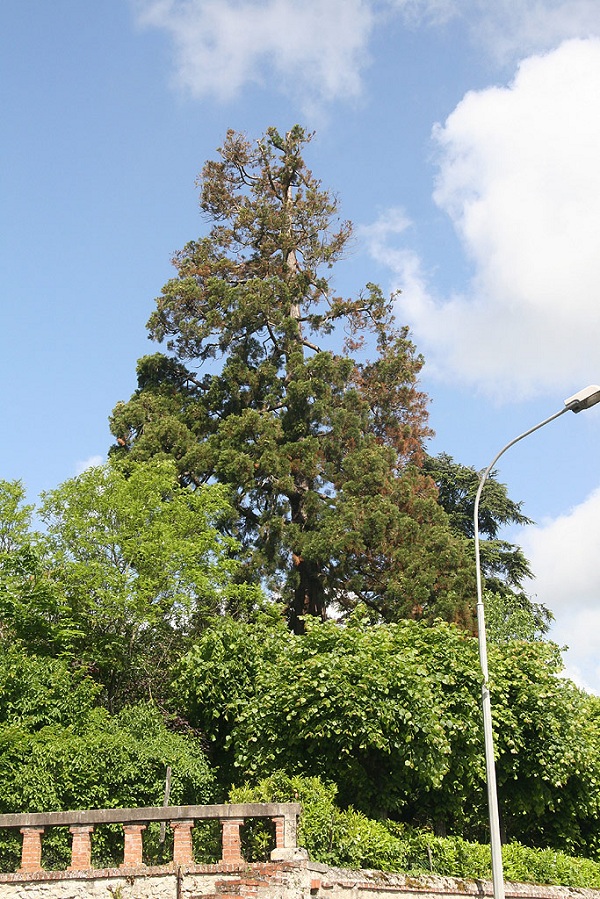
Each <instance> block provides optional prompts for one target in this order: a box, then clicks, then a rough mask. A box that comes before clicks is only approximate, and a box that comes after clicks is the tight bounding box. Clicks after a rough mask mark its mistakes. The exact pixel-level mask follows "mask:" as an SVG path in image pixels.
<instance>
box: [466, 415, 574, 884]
mask: <svg viewBox="0 0 600 899" xmlns="http://www.w3.org/2000/svg"><path fill="white" fill-rule="evenodd" d="M569 410H571V411H576V410H575V409H574V408H573V407H572V406H565V408H564V409H561V410H560V411H559V412H555V413H554V415H551V416H550V418H546V419H544V421H541V422H540V423H539V424H538V425H535V427H533V428H529V430H528V431H525V432H524V433H523V434H520V435H519V436H518V437H515V439H514V440H511V441H510V443H507V444H506V446H505V447H503V448H502V449H501V450H500V452H499V453H498V454H497V455H496V456H494V458H493V459H492V461H491V462H490V464H489V465H488V467H487V468H486V470H485V471H484V473H483V474H482V476H481V478H480V481H479V487H478V490H477V495H476V497H475V506H474V509H473V526H474V533H475V568H476V573H477V640H478V644H479V663H480V665H481V673H482V674H483V681H482V684H481V706H482V710H483V735H484V747H485V770H486V783H487V797H488V812H489V819H490V846H491V850H492V883H493V887H494V899H505V895H504V871H503V867H502V843H501V841H500V815H499V812H498V788H497V785H496V763H495V760H494V734H493V730H492V707H491V702H490V690H489V673H488V658H487V639H486V634H485V611H484V606H483V587H482V577H481V557H480V552H479V500H480V499H481V493H482V491H483V487H484V485H485V482H486V481H487V479H488V476H489V474H490V471H491V470H492V468H493V467H494V465H495V464H496V462H497V461H498V459H499V458H500V456H502V455H503V454H504V453H505V452H506V450H507V449H510V447H511V446H514V444H515V443H518V442H519V440H523V438H524V437H528V436H529V434H533V432H534V431H537V430H538V429H539V428H543V427H544V425H547V424H548V423H549V422H551V421H554V419H555V418H558V417H559V415H563V414H564V413H565V412H568V411H569ZM577 411H578V410H577Z"/></svg>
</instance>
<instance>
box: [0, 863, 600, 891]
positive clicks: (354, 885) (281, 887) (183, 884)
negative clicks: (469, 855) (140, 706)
mask: <svg viewBox="0 0 600 899" xmlns="http://www.w3.org/2000/svg"><path fill="white" fill-rule="evenodd" d="M505 891H506V899H600V891H598V890H587V889H573V888H568V887H550V886H533V885H531V884H507V885H506V887H505ZM492 895H493V893H492V885H491V883H490V882H488V881H468V880H458V879H454V878H449V877H433V876H430V877H410V876H403V875H399V874H385V873H382V872H380V871H349V870H344V869H337V868H329V867H327V866H325V865H319V864H315V863H312V862H310V861H308V860H306V859H297V860H295V861H281V862H270V863H265V864H245V863H244V864H243V865H237V866H235V865H191V866H185V867H184V866H179V867H177V866H175V865H173V864H171V865H166V866H163V867H145V866H144V867H141V868H131V869H129V870H123V869H119V868H113V869H105V870H95V869H94V870H89V871H60V872H49V871H39V872H35V873H29V874H25V873H17V874H0V899H446V897H461V896H462V897H478V899H479V897H481V899H483V897H490V896H492Z"/></svg>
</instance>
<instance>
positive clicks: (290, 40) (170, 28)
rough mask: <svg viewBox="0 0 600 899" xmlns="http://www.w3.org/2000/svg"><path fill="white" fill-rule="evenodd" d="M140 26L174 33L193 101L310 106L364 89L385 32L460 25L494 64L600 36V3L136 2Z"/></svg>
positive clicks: (182, 78) (178, 66)
mask: <svg viewBox="0 0 600 899" xmlns="http://www.w3.org/2000/svg"><path fill="white" fill-rule="evenodd" d="M131 2H132V4H133V8H134V10H135V12H136V19H137V22H138V24H139V25H141V26H144V27H154V28H158V29H162V30H164V31H166V32H167V33H168V34H169V35H170V36H171V38H172V41H173V45H174V61H175V81H176V83H177V84H178V85H179V87H181V88H183V89H184V90H186V91H188V92H189V93H190V94H191V96H193V97H204V96H213V97H215V98H217V99H218V100H229V99H231V98H232V97H234V96H236V95H238V94H239V92H240V91H241V90H242V89H243V87H245V85H246V84H248V83H259V84H264V85H266V86H268V87H269V88H270V89H272V88H273V87H275V89H276V90H283V91H285V92H286V93H288V94H290V93H291V94H294V95H297V96H299V97H300V98H302V100H303V101H304V102H305V104H309V105H310V104H314V103H319V102H323V101H331V100H335V99H339V98H348V97H354V96H356V95H357V94H359V93H360V91H361V84H362V73H363V70H364V69H365V67H366V65H367V63H368V61H369V59H368V46H369V43H370V40H371V38H372V37H373V35H374V34H375V32H376V29H377V28H379V29H383V28H385V27H386V26H387V23H388V22H389V20H390V18H394V17H401V18H402V20H403V21H404V23H405V24H406V25H407V26H409V27H412V28H419V27H421V28H426V27H441V26H444V25H445V24H446V23H447V22H448V21H449V20H452V19H454V20H459V21H461V22H462V23H463V24H464V26H465V27H466V29H467V30H468V31H469V32H470V34H471V38H472V40H473V42H474V43H475V44H476V46H477V47H479V48H481V49H482V50H483V51H484V52H485V54H486V58H488V59H489V60H490V61H492V60H495V61H496V63H500V64H504V63H506V62H511V61H514V60H515V59H521V58H522V57H523V56H526V55H528V54H530V53H533V52H536V51H539V50H547V49H551V48H553V47H556V46H557V44H559V43H560V42H561V41H563V40H565V39H568V38H574V37H583V38H588V37H590V36H591V35H594V34H596V35H597V34H600V5H599V4H598V2H597V0H537V2H535V3H532V2H531V0H495V2H494V3H490V2H489V0H303V2H299V0H131Z"/></svg>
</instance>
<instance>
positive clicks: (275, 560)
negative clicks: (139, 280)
mask: <svg viewBox="0 0 600 899" xmlns="http://www.w3.org/2000/svg"><path fill="white" fill-rule="evenodd" d="M310 137H311V136H310V135H308V134H306V133H305V132H304V130H303V129H302V128H300V127H298V126H296V127H294V128H292V130H291V131H290V132H289V133H287V134H286V135H285V136H284V137H282V136H281V135H280V134H279V133H278V132H277V131H276V130H275V129H274V128H270V129H269V130H268V131H267V133H266V135H265V136H264V137H263V138H262V139H261V140H260V141H258V142H256V143H251V142H250V141H249V140H248V139H246V137H244V136H242V135H240V134H237V133H235V132H233V131H230V132H228V134H227V136H226V139H225V141H224V143H223V146H222V147H221V148H220V150H219V158H218V159H217V160H216V161H210V162H207V163H206V165H205V166H204V169H203V171H202V174H201V176H200V178H199V186H200V207H201V209H202V212H203V213H204V214H205V215H206V216H207V217H208V219H209V221H210V228H209V230H208V233H207V235H206V236H204V237H202V238H200V239H199V240H196V241H192V242H190V243H188V244H187V245H186V246H185V247H184V248H183V250H181V252H179V253H177V254H176V255H175V257H174V259H173V262H174V265H175V268H176V276H175V277H174V278H173V279H172V280H170V281H169V282H168V283H167V284H166V285H165V286H164V288H163V290H162V294H161V296H160V297H159V298H158V300H157V307H156V310H155V311H154V312H153V314H152V315H151V317H150V320H149V323H148V328H149V333H150V337H151V338H152V339H154V340H157V341H160V342H163V341H164V342H166V348H167V355H164V354H155V355H152V356H147V357H144V358H143V359H141V360H140V362H139V365H138V376H139V386H138V390H137V391H136V393H135V394H134V395H133V396H132V398H131V399H130V400H129V401H128V402H127V403H119V404H118V405H117V407H116V408H115V410H114V413H113V416H112V421H111V427H112V431H113V433H114V435H115V437H116V440H117V445H116V446H115V447H114V448H113V452H115V453H117V454H120V455H122V456H129V457H131V458H136V459H140V458H142V459H145V458H148V457H150V456H155V455H168V456H171V457H173V458H175V459H176V461H177V465H178V469H179V472H180V477H181V480H182V482H184V483H188V484H193V485H196V486H200V485H202V484H204V483H207V482H209V481H214V480H216V481H219V482H222V483H225V484H227V485H229V487H230V490H231V494H232V498H233V502H234V505H235V509H236V516H237V517H236V520H235V522H234V523H233V526H234V527H235V531H236V535H237V536H238V537H240V538H241V540H242V543H243V545H244V546H245V547H246V548H247V550H248V577H249V578H254V579H262V580H263V581H266V582H268V583H269V585H270V587H271V589H272V590H273V593H274V595H278V596H280V597H281V598H282V600H283V601H284V602H285V604H286V607H287V609H288V618H289V621H290V625H291V627H292V628H293V629H294V630H295V631H301V630H302V616H304V615H307V614H310V615H316V616H321V617H323V618H324V617H325V615H326V610H327V608H328V607H329V606H332V605H334V606H337V607H341V608H347V607H350V606H352V605H354V604H356V602H358V601H363V602H365V603H366V604H367V605H368V606H370V607H371V608H373V609H374V610H375V611H376V613H378V614H380V615H381V616H383V617H384V618H386V619H396V618H401V617H425V618H431V619H432V618H434V617H437V616H441V617H444V618H449V619H455V620H459V621H461V622H463V623H465V624H467V623H469V622H470V611H469V608H470V607H471V606H472V605H473V600H472V597H473V582H472V575H471V570H472V568H473V564H472V561H471V559H470V558H469V557H468V556H467V555H466V554H465V548H464V541H463V540H461V539H460V538H457V537H456V536H454V535H453V534H452V532H451V529H450V528H449V526H448V520H447V516H446V514H445V513H444V511H443V509H442V508H441V507H440V505H439V504H438V502H437V490H436V487H435V485H434V483H433V480H432V479H431V478H430V477H429V476H428V475H427V474H425V473H424V471H423V470H422V462H423V458H424V443H425V441H426V439H427V437H428V436H429V435H430V431H429V428H428V421H427V408H426V406H427V398H426V396H425V395H424V394H423V393H422V392H420V390H419V389H418V386H417V379H418V375H419V372H420V369H421V367H422V364H423V360H422V358H421V356H420V355H418V354H417V352H416V350H415V347H414V346H413V344H412V343H411V341H410V339H409V336H408V331H407V329H406V328H403V327H400V328H399V327H397V325H396V324H395V321H394V316H393V311H392V302H391V300H388V299H386V298H384V296H383V295H382V293H381V291H380V290H379V288H377V287H376V286H375V285H372V284H369V285H367V287H366V289H365V291H364V292H362V293H360V294H359V296H358V298H355V299H344V298H341V297H339V296H336V295H335V293H334V292H333V289H332V287H331V284H330V281H329V280H328V277H327V274H328V271H329V270H330V269H331V267H332V266H333V265H334V263H336V262H337V261H338V260H339V259H340V257H341V256H342V254H343V252H344V250H345V249H346V248H347V245H348V241H349V240H350V237H351V233H352V229H351V226H350V224H349V223H348V222H344V221H340V220H339V219H338V217H337V202H336V200H335V198H334V197H332V195H331V194H330V193H329V192H328V191H326V190H324V189H323V188H322V186H321V184H320V182H319V181H317V180H316V179H315V178H314V177H313V175H312V173H311V172H310V171H309V169H308V168H307V166H306V164H305V162H304V159H303V152H304V148H305V146H306V145H307V143H308V142H309V141H310ZM363 345H364V349H365V352H362V350H363ZM332 347H337V348H338V350H337V351H336V350H335V349H332ZM359 351H361V352H359ZM367 351H371V352H372V353H373V354H374V357H373V359H372V361H364V359H365V358H366V352H367ZM357 356H359V357H360V358H357Z"/></svg>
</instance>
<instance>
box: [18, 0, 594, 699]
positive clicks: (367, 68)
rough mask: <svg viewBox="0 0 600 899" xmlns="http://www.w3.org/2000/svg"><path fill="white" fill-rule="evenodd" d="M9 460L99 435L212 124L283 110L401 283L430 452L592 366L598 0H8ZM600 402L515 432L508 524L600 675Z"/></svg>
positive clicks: (63, 454) (359, 252)
mask: <svg viewBox="0 0 600 899" xmlns="http://www.w3.org/2000/svg"><path fill="white" fill-rule="evenodd" d="M0 42H1V45H0V66H1V69H2V71H1V74H0V84H1V89H2V115H1V117H0V129H1V131H2V147H3V153H4V162H3V165H2V174H1V176H0V177H1V187H0V190H1V195H2V213H1V214H2V228H1V232H2V240H1V245H0V256H1V262H2V293H3V296H2V312H3V315H2V323H3V327H2V329H1V331H0V377H1V381H2V391H1V394H0V396H1V398H0V422H1V423H2V435H3V439H2V442H1V443H0V476H1V477H4V478H9V479H11V478H20V479H22V480H23V481H24V482H25V484H26V486H27V488H28V490H29V493H30V495H31V497H32V498H35V497H36V496H37V494H38V493H39V492H40V491H42V490H45V489H50V488H52V487H54V486H56V485H57V484H58V483H60V482H61V481H62V480H64V479H66V478H68V477H70V476H72V475H73V474H75V473H76V472H77V471H78V470H81V468H82V467H84V466H85V465H86V464H89V462H90V460H94V459H97V458H99V457H104V456H105V454H106V450H107V447H108V445H109V444H110V442H111V439H110V434H109V431H108V426H107V418H108V415H109V413H110V411H111V409H112V408H113V406H114V405H115V403H116V402H117V401H118V400H121V399H127V398H128V397H129V395H130V394H131V392H132V390H133V389H134V387H135V363H136V360H137V358H138V357H139V356H141V355H143V354H144V353H146V352H149V351H151V349H152V345H151V344H150V343H149V342H148V340H147V337H146V333H145V327H144V326H145V322H146V320H147V318H148V316H149V314H150V312H151V310H152V307H153V298H154V297H155V296H157V295H158V293H159V292H160V288H161V286H162V284H163V283H164V282H165V281H166V280H167V279H168V278H169V277H170V275H171V267H170V262H169V260H170V257H171V254H172V253H173V252H174V251H175V250H177V249H179V248H180V247H181V246H183V244H184V243H185V242H186V241H187V240H189V239H192V238H194V237H197V236H198V235H199V234H200V233H202V230H203V228H204V223H203V221H202V219H201V217H200V216H199V214H198V207H197V191H196V188H195V186H194V181H195V177H196V175H197V173H198V172H199V171H200V168H201V166H202V164H203V162H204V161H205V160H206V159H207V158H212V157H214V154H215V148H216V147H217V146H218V145H219V143H220V141H221V140H222V138H223V136H224V134H225V131H226V130H227V128H230V127H232V128H235V129H236V130H240V131H245V132H247V133H248V135H250V136H252V137H258V136H260V135H261V134H262V133H263V132H264V130H265V129H266V127H268V126H269V125H276V126H277V127H278V128H279V129H280V130H285V129H286V128H289V127H290V126H291V125H293V124H295V123H296V122H299V123H301V124H303V125H304V126H305V127H307V128H308V129H309V130H315V131H316V136H315V138H314V141H313V143H312V145H311V147H310V151H309V154H308V156H309V164H310V165H311V167H312V168H313V171H314V172H315V174H316V175H317V176H318V177H320V178H321V179H322V181H323V183H324V184H325V185H326V186H327V187H329V188H331V189H332V190H334V191H335V192H336V193H337V194H338V195H339V197H340V201H341V206H342V212H343V215H344V216H345V217H347V218H350V219H352V220H353V221H354V223H355V225H356V238H355V241H354V245H353V248H352V252H351V253H350V254H349V256H348V258H347V259H346V260H345V261H344V262H343V263H341V264H340V265H339V266H338V268H337V271H336V275H335V277H336V286H337V287H338V288H339V290H340V291H342V292H344V293H346V294H347V295H351V294H353V293H356V292H357V291H358V290H359V289H360V288H361V287H362V286H363V285H364V284H365V282H367V281H376V282H379V283H380V284H381V285H382V287H383V288H384V290H385V291H386V292H391V291H393V290H395V289H398V288H400V289H401V290H402V295H401V297H400V299H399V300H398V306H397V312H398V318H399V320H400V321H401V322H403V323H407V324H409V325H410V327H411V330H412V334H413V337H414V340H415V342H416V344H417V346H418V348H419V349H420V350H421V351H422V352H423V354H424V355H425V358H426V367H425V370H424V372H423V378H422V384H423V387H424V389H425V390H426V391H427V392H428V394H429V395H430V397H431V423H432V426H433V428H434V429H435V431H436V437H435V439H434V441H433V442H432V446H431V450H432V451H433V452H440V451H445V452H449V453H451V454H452V455H453V456H454V457H455V458H456V459H458V460H459V461H461V462H464V463H465V464H469V465H475V466H476V467H477V468H484V467H485V466H486V465H487V464H488V462H489V461H490V460H491V458H492V457H493V456H494V455H495V454H496V452H497V451H498V450H499V449H500V448H501V447H502V446H503V445H504V444H505V443H506V442H508V441H509V440H510V439H512V438H513V437H514V436H516V435H517V434H519V433H520V432H522V431H524V430H525V429H527V428H528V427H530V426H531V425H533V424H535V423H536V422H537V421H540V420H541V419H543V418H545V417H546V416H547V415H550V414H551V413H552V412H554V411H555V410H557V409H559V408H560V407H561V406H562V402H563V400H564V398H565V397H567V396H570V395H571V394H573V393H574V392H575V391H577V390H578V389H579V388H581V387H584V386H585V385H587V384H591V383H599V382H600V359H599V354H598V346H599V344H600V302H599V297H600V253H599V252H598V247H599V244H600V165H599V162H598V160H599V159H600V115H599V114H598V113H599V111H600V110H599V106H600V6H599V5H598V3H597V0H536V2H533V0H496V2H495V3H493V4H491V3H489V2H488V0H302V2H300V0H132V2H129V0H103V2H102V3H92V2H90V0H87V2H86V0H53V2H52V3H48V2H47V0H3V2H2V4H1V5H0ZM599 442H600V407H597V408H596V409H593V410H590V411H589V412H587V413H584V414H581V415H577V416H575V415H572V414H571V413H568V414H567V415H564V416H562V417H561V418H560V419H558V421H556V422H554V423H552V424H551V425H549V426H548V427H547V428H545V429H544V430H543V431H540V432H539V433H537V434H536V435H534V436H532V437H530V438H528V440H526V441H524V442H523V443H522V444H519V445H518V446H517V447H515V448H514V449H512V450H511V451H510V453H509V454H507V456H506V457H504V458H503V459H502V460H501V464H500V477H501V479H502V480H503V481H505V482H506V483H507V484H508V486H509V492H510V494H511V496H512V497H513V498H515V499H520V500H523V501H524V511H525V512H526V513H527V514H528V515H529V516H530V517H532V518H534V519H535V521H536V522H537V524H536V525H535V526H533V527H529V528H527V529H525V530H523V531H522V532H515V533H513V534H510V535H508V536H510V537H511V538H513V539H516V540H518V541H519V542H521V543H522V544H523V545H524V547H525V549H526V552H527V553H528V554H529V556H530V558H531V559H532V564H533V568H534V571H535V573H536V575H537V576H536V580H535V581H534V583H533V584H532V586H531V590H532V592H533V593H534V594H535V595H536V596H537V597H538V599H539V600H540V601H542V602H544V603H546V604H547V605H548V606H549V607H550V608H551V609H552V610H553V611H554V613H555V615H556V625H555V628H554V637H555V639H556V640H557V641H558V642H559V643H561V644H569V646H570V647H571V648H570V650H569V652H568V653H567V655H566V661H567V670H568V672H569V674H571V676H573V677H574V678H575V679H576V680H577V682H578V683H580V684H582V685H584V686H587V687H589V688H591V689H594V690H595V691H597V692H600V602H599V600H600V563H599V560H598V559H599V554H598V550H597V546H598V543H599V538H600V472H599V467H598V446H599Z"/></svg>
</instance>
